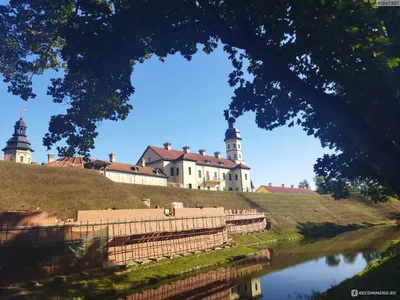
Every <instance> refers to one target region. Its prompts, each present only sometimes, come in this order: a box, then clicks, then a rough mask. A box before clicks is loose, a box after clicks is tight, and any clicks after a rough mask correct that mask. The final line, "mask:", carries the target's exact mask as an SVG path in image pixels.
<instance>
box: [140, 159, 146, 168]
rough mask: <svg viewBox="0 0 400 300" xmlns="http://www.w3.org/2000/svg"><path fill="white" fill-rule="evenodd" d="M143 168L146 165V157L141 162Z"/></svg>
mask: <svg viewBox="0 0 400 300" xmlns="http://www.w3.org/2000/svg"><path fill="white" fill-rule="evenodd" d="M140 165H141V166H142V167H143V168H144V167H145V166H146V159H145V158H142V163H141V164H140Z"/></svg>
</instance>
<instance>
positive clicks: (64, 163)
mask: <svg viewBox="0 0 400 300" xmlns="http://www.w3.org/2000/svg"><path fill="white" fill-rule="evenodd" d="M86 163H93V164H95V165H96V166H100V165H107V170H113V171H117V172H124V173H132V174H140V175H149V176H156V177H163V178H164V177H165V178H167V177H168V176H167V175H165V174H164V173H162V171H161V170H160V171H159V174H157V173H156V169H154V168H151V167H141V166H137V165H131V164H124V163H117V162H115V163H110V162H109V161H106V160H88V161H85V160H84V159H83V158H82V157H62V158H60V159H57V160H56V161H53V162H50V163H48V164H46V165H47V166H50V167H74V168H82V169H83V168H84V166H85V164H86ZM134 167H137V171H135V170H134Z"/></svg>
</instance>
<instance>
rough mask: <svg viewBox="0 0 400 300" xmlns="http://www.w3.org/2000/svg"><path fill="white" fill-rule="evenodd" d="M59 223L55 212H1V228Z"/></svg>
mask: <svg viewBox="0 0 400 300" xmlns="http://www.w3.org/2000/svg"><path fill="white" fill-rule="evenodd" d="M56 223H57V215H56V213H55V212H45V211H44V212H41V211H38V212H35V211H1V212H0V226H36V225H38V224H39V225H50V224H56Z"/></svg>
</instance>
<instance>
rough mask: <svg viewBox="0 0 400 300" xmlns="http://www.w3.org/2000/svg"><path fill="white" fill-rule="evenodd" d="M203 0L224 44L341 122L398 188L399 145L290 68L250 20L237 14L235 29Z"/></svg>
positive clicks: (330, 118) (208, 20)
mask: <svg viewBox="0 0 400 300" xmlns="http://www.w3.org/2000/svg"><path fill="white" fill-rule="evenodd" d="M200 2H201V4H202V6H203V7H204V9H205V11H206V13H205V14H204V18H205V24H207V26H209V28H210V30H211V31H212V32H213V33H214V34H217V35H218V36H219V37H220V39H221V41H222V42H223V43H224V44H229V45H230V46H233V47H236V48H239V49H243V50H245V51H246V53H247V54H248V55H250V56H251V58H253V59H255V60H259V61H261V62H262V63H263V65H264V66H265V68H266V69H267V70H266V71H267V72H268V74H269V75H270V76H271V77H273V78H274V79H275V80H278V81H280V82H282V83H283V84H284V85H285V86H286V87H287V88H289V89H290V90H291V91H293V92H294V93H295V94H297V95H298V96H300V97H301V98H302V99H304V101H306V102H307V103H308V104H310V105H311V106H312V107H313V108H314V110H315V111H316V112H317V113H318V114H319V115H321V116H323V117H324V119H325V120H327V121H328V122H334V123H335V124H337V125H338V126H340V127H341V128H342V129H343V131H344V132H346V133H347V134H348V135H349V136H350V137H351V138H352V139H353V140H354V141H355V142H356V143H357V144H358V145H359V146H360V147H361V148H362V149H363V150H364V151H365V152H366V153H367V154H368V156H369V157H370V158H371V159H372V160H373V161H374V162H376V164H377V165H378V166H379V170H376V171H377V172H379V175H380V176H383V177H385V178H386V179H387V180H388V182H390V184H389V185H390V187H392V188H395V186H397V185H398V179H399V175H397V173H398V172H397V169H398V167H399V166H400V149H399V148H398V147H397V146H396V145H395V144H394V143H393V142H392V141H390V140H387V139H385V138H384V137H383V136H382V135H381V134H379V133H378V132H376V130H375V129H374V128H372V127H371V126H369V125H368V124H367V123H366V121H365V120H363V119H362V117H360V116H358V113H357V112H356V111H354V110H353V109H352V108H351V107H350V106H349V105H347V104H346V103H345V102H344V100H343V99H342V98H340V97H338V96H335V95H329V94H326V93H325V92H324V91H322V90H318V89H316V88H315V87H313V86H311V85H309V84H308V83H307V82H305V81H303V80H302V79H300V78H299V77H298V76H297V75H296V74H295V73H294V72H292V71H290V69H289V63H288V62H287V61H286V60H285V59H284V58H283V57H282V56H281V55H280V53H279V52H278V51H277V50H276V49H274V48H272V47H270V46H268V45H267V44H266V43H265V41H264V40H263V39H262V37H259V36H257V35H256V34H255V33H254V31H253V29H252V26H251V24H250V23H249V22H248V21H247V20H246V21H244V18H240V17H238V18H236V20H237V21H238V23H239V24H235V25H237V26H235V28H234V29H232V28H231V27H230V26H229V25H228V24H226V23H225V22H224V20H223V19H221V18H220V16H219V14H218V12H217V10H216V9H215V7H212V6H211V5H209V4H208V3H207V1H200ZM239 14H243V11H241V12H238V13H237V14H235V16H236V15H239ZM393 158H395V159H396V161H393ZM389 178H391V179H389ZM396 178H397V179H396Z"/></svg>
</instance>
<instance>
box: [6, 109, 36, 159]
mask: <svg viewBox="0 0 400 300" xmlns="http://www.w3.org/2000/svg"><path fill="white" fill-rule="evenodd" d="M27 128H28V127H27V126H26V123H25V121H24V120H23V119H22V117H21V118H20V119H19V120H18V121H17V122H16V123H15V125H14V134H13V135H12V137H11V138H10V139H9V140H8V141H7V146H6V147H5V148H4V149H3V150H2V151H3V152H4V160H9V161H15V162H18V163H23V164H31V163H32V153H33V152H35V151H34V150H33V149H32V147H31V143H30V142H29V140H28V138H27V137H26V129H27Z"/></svg>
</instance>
